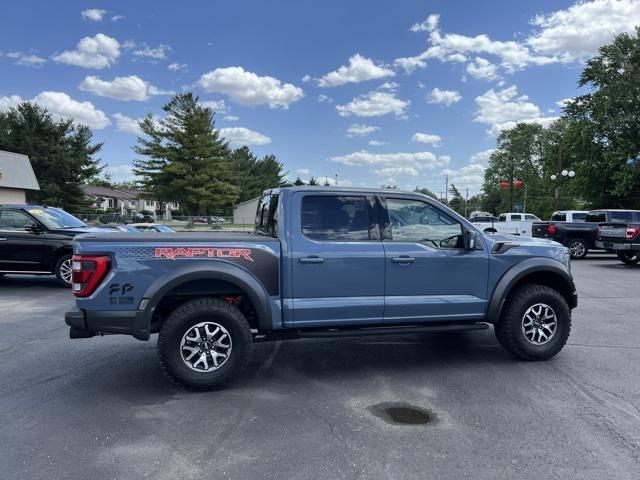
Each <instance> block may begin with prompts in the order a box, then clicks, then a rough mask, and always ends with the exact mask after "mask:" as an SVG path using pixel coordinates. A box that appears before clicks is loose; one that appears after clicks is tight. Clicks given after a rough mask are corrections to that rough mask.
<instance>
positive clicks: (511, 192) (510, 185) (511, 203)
mask: <svg viewBox="0 0 640 480" xmlns="http://www.w3.org/2000/svg"><path fill="white" fill-rule="evenodd" d="M513 164H514V161H513V158H511V181H510V182H509V211H510V212H513V169H514V165H513Z"/></svg>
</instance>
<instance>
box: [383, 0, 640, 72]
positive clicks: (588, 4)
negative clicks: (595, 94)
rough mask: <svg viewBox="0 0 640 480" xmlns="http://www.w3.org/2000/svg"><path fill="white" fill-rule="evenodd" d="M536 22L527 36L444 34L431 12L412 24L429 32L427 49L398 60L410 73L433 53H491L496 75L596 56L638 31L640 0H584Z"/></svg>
mask: <svg viewBox="0 0 640 480" xmlns="http://www.w3.org/2000/svg"><path fill="white" fill-rule="evenodd" d="M531 24H532V25H533V29H532V30H531V32H530V33H529V34H528V36H527V37H526V39H525V40H524V41H520V42H518V41H513V40H509V41H501V40H495V39H492V38H490V37H489V36H488V35H486V34H480V35H476V36H467V35H460V34H456V33H442V32H441V31H440V30H439V28H438V18H437V16H435V15H432V16H430V17H428V18H427V21H425V22H423V23H417V24H415V25H414V26H413V27H411V29H412V30H413V31H418V32H428V45H429V46H428V48H427V49H426V50H425V51H423V52H422V53H420V54H418V55H415V56H411V57H403V58H399V59H396V61H395V64H396V65H397V66H399V67H402V68H404V69H405V71H406V72H407V73H411V72H412V71H413V70H415V69H416V68H424V67H425V66H426V60H427V59H428V58H436V59H438V60H440V61H443V62H446V61H465V60H462V57H463V56H468V55H476V56H478V55H482V56H492V57H495V61H493V60H492V61H491V63H492V64H493V65H495V68H496V75H497V70H503V71H505V72H508V73H512V72H514V71H517V70H522V69H524V68H526V67H529V66H531V65H547V64H550V63H558V62H564V63H567V62H573V61H580V60H583V59H584V58H586V57H588V56H592V55H594V54H595V53H596V52H597V50H598V48H599V47H600V46H601V45H604V44H606V43H609V42H611V40H612V39H613V37H614V36H615V35H617V34H619V33H622V32H626V33H629V34H632V35H633V34H634V30H635V27H636V25H638V24H640V8H639V5H638V1H637V0H591V1H585V0H581V1H577V2H575V3H574V4H573V5H572V6H570V7H569V8H567V9H565V10H557V11H555V12H552V13H549V14H542V15H538V16H537V17H535V18H534V19H533V20H532V21H531ZM471 65H473V66H469V67H468V68H469V69H470V70H472V71H473V70H476V71H477V69H478V65H477V64H471ZM475 78H483V79H486V78H487V77H486V76H479V77H475Z"/></svg>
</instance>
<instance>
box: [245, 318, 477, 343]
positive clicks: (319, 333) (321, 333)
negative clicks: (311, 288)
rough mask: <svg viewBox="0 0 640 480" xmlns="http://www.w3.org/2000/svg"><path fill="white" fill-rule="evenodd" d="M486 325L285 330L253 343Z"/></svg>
mask: <svg viewBox="0 0 640 480" xmlns="http://www.w3.org/2000/svg"><path fill="white" fill-rule="evenodd" d="M488 328H489V324H488V323H484V322H474V323H453V324H442V323H440V324H436V325H407V326H402V327H369V328H349V329H337V328H336V329H325V330H286V331H284V332H269V333H266V334H257V335H255V336H254V337H253V341H254V342H272V341H275V340H296V339H299V338H335V337H364V336H371V335H401V334H405V333H409V334H412V333H430V332H460V331H469V330H486V329H488Z"/></svg>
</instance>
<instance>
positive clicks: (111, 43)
mask: <svg viewBox="0 0 640 480" xmlns="http://www.w3.org/2000/svg"><path fill="white" fill-rule="evenodd" d="M119 57H120V43H119V42H118V41H117V40H116V39H115V38H111V37H109V36H107V35H104V34H102V33H98V34H97V35H96V36H95V37H84V38H83V39H82V40H80V41H79V42H78V44H77V45H76V49H75V50H67V51H64V52H62V53H61V54H59V55H55V56H54V57H53V59H54V60H55V61H56V62H58V63H65V64H67V65H75V66H77V67H82V68H95V69H98V70H100V69H103V68H107V67H110V66H112V65H113V64H114V63H116V61H117V60H118V58H119Z"/></svg>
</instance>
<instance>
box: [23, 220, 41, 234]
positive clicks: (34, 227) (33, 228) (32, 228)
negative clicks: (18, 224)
mask: <svg viewBox="0 0 640 480" xmlns="http://www.w3.org/2000/svg"><path fill="white" fill-rule="evenodd" d="M24 229H25V231H27V232H31V233H40V232H42V228H40V226H39V225H38V224H37V223H35V222H33V223H27V224H26V225H25V226H24Z"/></svg>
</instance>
